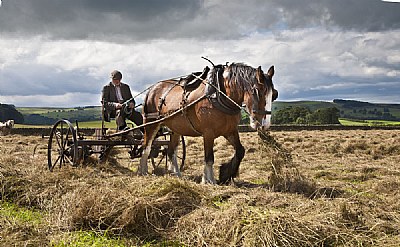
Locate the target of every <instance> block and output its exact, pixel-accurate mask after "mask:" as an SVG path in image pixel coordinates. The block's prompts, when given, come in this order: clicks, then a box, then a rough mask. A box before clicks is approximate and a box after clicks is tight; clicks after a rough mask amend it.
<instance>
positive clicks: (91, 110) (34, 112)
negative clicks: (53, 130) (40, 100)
mask: <svg viewBox="0 0 400 247" xmlns="http://www.w3.org/2000/svg"><path fill="white" fill-rule="evenodd" d="M17 110H18V111H19V112H20V113H22V115H23V116H24V119H25V121H24V124H32V125H49V124H50V125H51V124H54V123H55V122H56V121H57V120H59V119H68V120H69V121H70V122H75V121H76V120H77V121H79V122H87V121H95V120H101V107H100V106H85V107H75V108H46V107H20V108H17Z"/></svg>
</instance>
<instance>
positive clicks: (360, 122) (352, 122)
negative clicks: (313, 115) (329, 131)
mask: <svg viewBox="0 0 400 247" xmlns="http://www.w3.org/2000/svg"><path fill="white" fill-rule="evenodd" d="M339 122H340V124H341V125H344V126H400V122H398V121H384V120H357V121H356V120H351V119H339Z"/></svg>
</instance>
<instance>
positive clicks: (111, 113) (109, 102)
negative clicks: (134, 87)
mask: <svg viewBox="0 0 400 247" xmlns="http://www.w3.org/2000/svg"><path fill="white" fill-rule="evenodd" d="M120 87H121V94H122V98H123V99H124V101H123V102H125V101H127V100H129V99H131V98H132V93H131V89H130V88H129V86H128V85H127V84H125V83H122V82H121V84H120ZM132 100H133V99H132ZM101 102H102V104H103V106H104V120H105V121H108V122H109V121H110V118H115V114H116V109H115V105H114V103H115V102H118V100H117V95H116V93H115V87H114V85H113V84H112V82H110V83H108V84H107V85H105V86H104V87H103V91H102V95H101ZM123 102H118V103H123ZM132 102H133V103H134V104H135V101H134V100H133V101H132Z"/></svg>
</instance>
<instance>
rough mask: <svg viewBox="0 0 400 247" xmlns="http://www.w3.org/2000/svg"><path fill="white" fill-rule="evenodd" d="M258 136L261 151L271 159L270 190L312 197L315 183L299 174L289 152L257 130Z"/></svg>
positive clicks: (266, 133) (267, 134) (270, 137)
mask: <svg viewBox="0 0 400 247" xmlns="http://www.w3.org/2000/svg"><path fill="white" fill-rule="evenodd" d="M258 136H259V139H260V143H261V145H260V146H261V150H262V151H263V152H267V153H269V155H270V157H271V162H270V165H271V167H272V173H271V176H270V178H269V182H270V186H271V187H272V189H273V190H274V191H282V192H291V193H300V194H304V195H305V196H311V195H313V194H314V193H315V191H316V190H317V188H316V185H315V183H314V182H313V181H311V180H310V179H308V178H307V177H305V176H304V175H302V174H301V173H300V172H299V170H298V169H297V166H296V165H295V163H293V158H292V154H291V153H290V151H288V150H287V149H286V148H284V147H282V145H281V144H279V143H278V142H277V141H276V140H275V139H274V137H273V136H271V135H270V134H269V132H265V131H261V130H259V131H258Z"/></svg>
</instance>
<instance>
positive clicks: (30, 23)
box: [0, 0, 400, 42]
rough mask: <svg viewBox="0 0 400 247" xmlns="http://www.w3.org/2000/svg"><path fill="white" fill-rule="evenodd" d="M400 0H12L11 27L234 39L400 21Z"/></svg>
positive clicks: (394, 25)
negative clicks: (284, 30)
mask: <svg viewBox="0 0 400 247" xmlns="http://www.w3.org/2000/svg"><path fill="white" fill-rule="evenodd" d="M398 13H400V4H398V3H389V2H382V1H380V0H335V1H331V0H297V1H292V0H269V1H264V0H249V1H245V2H243V1H239V0H230V1H222V0H169V1H164V0H135V1H130V0H119V1H109V0H81V1H72V0H71V1H67V0H35V1H31V0H4V1H3V6H2V7H1V8H0V33H2V34H3V35H5V34H7V35H15V36H23V35H28V36H30V35H44V36H47V37H50V38H52V39H95V40H111V41H118V42H122V41H125V42H129V41H132V40H147V39H171V38H202V39H232V38H238V37H240V36H244V35H247V34H249V33H252V32H254V31H258V32H260V31H261V32H262V31H263V30H264V31H270V30H281V29H282V28H285V27H289V28H299V27H300V28H302V27H310V26H326V27H332V28H334V27H338V28H343V29H355V30H366V31H379V30H389V29H398V28H400V15H399V14H398Z"/></svg>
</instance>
